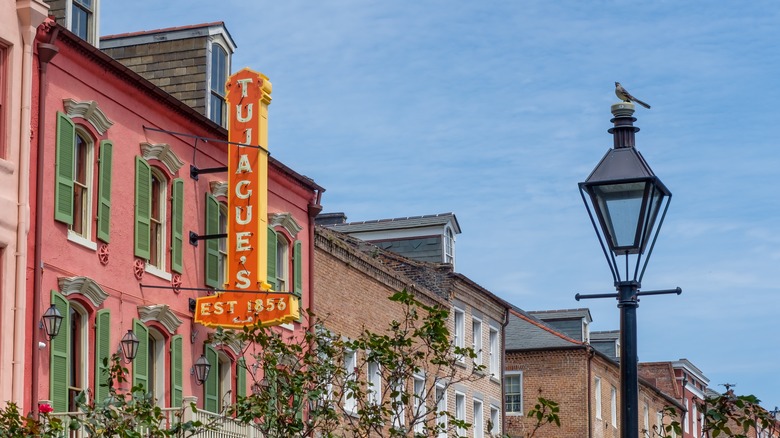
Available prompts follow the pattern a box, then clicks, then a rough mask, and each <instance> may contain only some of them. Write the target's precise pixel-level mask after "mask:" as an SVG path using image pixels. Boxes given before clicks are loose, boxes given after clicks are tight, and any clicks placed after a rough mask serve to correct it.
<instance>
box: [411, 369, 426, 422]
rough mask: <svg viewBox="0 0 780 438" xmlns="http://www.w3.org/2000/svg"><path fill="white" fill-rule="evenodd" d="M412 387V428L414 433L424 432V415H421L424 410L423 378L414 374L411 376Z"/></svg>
mask: <svg viewBox="0 0 780 438" xmlns="http://www.w3.org/2000/svg"><path fill="white" fill-rule="evenodd" d="M412 384H413V385H414V387H413V388H412V390H413V391H414V400H413V401H412V408H413V409H414V410H413V412H412V417H413V418H414V419H415V421H414V425H413V427H412V430H413V431H414V433H415V434H421V433H423V432H425V416H424V415H422V414H423V413H424V410H425V378H423V377H422V376H418V375H415V376H414V377H412Z"/></svg>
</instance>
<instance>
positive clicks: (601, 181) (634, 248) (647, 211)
mask: <svg viewBox="0 0 780 438" xmlns="http://www.w3.org/2000/svg"><path fill="white" fill-rule="evenodd" d="M612 114H613V115H614V116H615V117H614V118H613V119H612V122H613V123H614V127H613V128H611V129H609V132H610V133H611V134H612V135H613V138H614V144H613V148H612V149H610V150H609V151H607V153H606V155H604V158H602V159H601V161H600V162H599V164H598V165H597V166H596V168H595V169H593V172H591V174H590V176H588V178H587V179H586V180H585V182H582V183H580V184H579V187H580V194H581V195H582V200H583V202H584V203H585V208H586V209H587V210H588V216H589V217H590V220H591V223H592V224H593V229H594V230H595V231H596V235H597V236H598V238H599V243H600V244H601V249H602V251H603V252H604V256H605V257H606V259H607V263H608V264H609V268H610V270H611V271H612V278H613V280H614V284H615V288H616V289H617V294H591V295H581V294H577V295H576V297H575V298H576V299H577V300H578V301H579V300H580V299H585V298H617V300H618V308H619V309H620V436H621V437H622V438H638V436H639V377H638V371H637V368H638V349H637V329H636V322H637V320H636V308H637V307H638V306H639V299H638V297H639V296H642V295H658V294H667V293H676V294H678V295H679V294H680V293H682V290H681V289H680V288H679V287H678V288H676V289H671V290H660V291H641V292H640V291H639V289H640V287H641V282H642V277H643V276H644V273H645V268H647V261H648V260H649V259H650V255H651V253H652V252H653V246H655V241H656V239H657V238H658V231H659V230H660V228H661V225H662V224H663V221H664V218H665V217H666V211H667V209H668V208H669V201H670V200H671V197H672V193H671V192H670V191H669V190H668V189H667V188H666V186H664V184H663V183H662V182H661V180H660V179H658V177H657V176H655V174H654V173H653V171H652V170H651V169H650V166H648V164H647V162H646V161H645V159H644V158H643V157H642V154H640V153H639V151H637V150H636V148H635V147H634V146H635V136H634V135H635V134H636V132H637V131H639V128H638V127H635V126H634V122H635V121H636V118H634V117H633V114H634V104H632V103H630V102H620V103H616V104H614V105H612ZM594 212H595V217H594V214H593V213H594ZM659 213H660V217H659ZM605 243H606V245H605ZM607 247H608V248H609V251H608V250H607ZM645 251H647V255H646V256H645ZM620 257H624V258H625V265H624V268H623V273H621V266H620V265H619V263H618V261H619V259H620ZM621 264H622V263H621ZM597 396H598V395H597Z"/></svg>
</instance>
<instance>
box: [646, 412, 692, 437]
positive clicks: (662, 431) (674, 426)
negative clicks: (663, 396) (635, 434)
mask: <svg viewBox="0 0 780 438" xmlns="http://www.w3.org/2000/svg"><path fill="white" fill-rule="evenodd" d="M642 433H643V436H645V437H648V438H673V437H677V436H682V425H681V424H680V421H679V420H677V408H674V407H672V406H664V408H663V409H662V410H661V424H659V425H656V426H653V427H651V428H650V430H647V429H643V430H642Z"/></svg>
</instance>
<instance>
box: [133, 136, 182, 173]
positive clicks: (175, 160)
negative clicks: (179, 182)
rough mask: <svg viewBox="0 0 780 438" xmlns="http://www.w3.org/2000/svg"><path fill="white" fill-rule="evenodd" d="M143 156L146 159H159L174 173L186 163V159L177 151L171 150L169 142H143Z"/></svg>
mask: <svg viewBox="0 0 780 438" xmlns="http://www.w3.org/2000/svg"><path fill="white" fill-rule="evenodd" d="M141 156H143V157H144V160H146V161H149V160H157V161H159V162H161V163H163V164H164V165H165V167H167V168H168V170H169V171H170V172H171V173H174V174H175V173H176V172H178V171H179V169H180V168H181V166H183V165H184V161H182V160H181V158H179V157H177V156H176V153H174V152H173V151H172V150H171V146H170V145H169V144H167V143H161V144H152V143H141Z"/></svg>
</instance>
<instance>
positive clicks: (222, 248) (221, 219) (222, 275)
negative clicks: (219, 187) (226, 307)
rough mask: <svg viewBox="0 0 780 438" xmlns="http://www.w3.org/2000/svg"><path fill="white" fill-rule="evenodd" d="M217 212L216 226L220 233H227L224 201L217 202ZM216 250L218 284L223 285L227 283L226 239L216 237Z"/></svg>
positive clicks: (226, 213)
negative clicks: (217, 256)
mask: <svg viewBox="0 0 780 438" xmlns="http://www.w3.org/2000/svg"><path fill="white" fill-rule="evenodd" d="M217 204H218V207H219V208H218V209H217V211H218V213H217V217H218V219H217V223H218V225H217V228H218V229H219V233H220V234H227V223H228V210H227V204H225V203H224V202H218V203H217ZM217 242H218V243H217V251H218V254H219V258H218V260H217V266H218V268H217V269H218V270H219V277H218V278H219V284H220V285H224V284H226V283H227V276H228V273H227V239H218V240H217Z"/></svg>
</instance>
